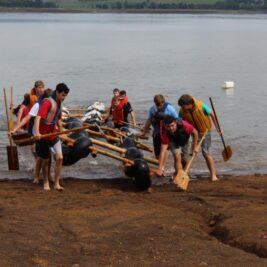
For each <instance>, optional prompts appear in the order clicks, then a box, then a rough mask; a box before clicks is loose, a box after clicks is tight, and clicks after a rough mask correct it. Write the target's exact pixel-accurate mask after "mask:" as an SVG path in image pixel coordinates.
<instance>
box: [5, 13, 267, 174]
mask: <svg viewBox="0 0 267 267" xmlns="http://www.w3.org/2000/svg"><path fill="white" fill-rule="evenodd" d="M266 31H267V16H266V15H188V14H187V15H182V14H171V15H165V14H164V15H159V14H156V15H155V14H142V15H139V14H27V13H23V14H20V13H17V14H9V13H0V36H1V43H0V60H1V61H0V86H1V88H2V87H6V88H7V89H8V90H9V88H10V87H11V86H14V92H15V96H14V98H15V104H18V103H20V102H21V100H22V97H23V95H24V93H25V92H27V91H29V89H30V88H31V87H32V85H33V83H34V81H35V80H38V79H41V80H43V81H45V84H46V86H47V87H50V88H55V86H56V84H57V83H59V82H62V81H63V82H65V83H66V84H67V85H68V86H69V87H70V88H71V92H70V94H69V96H68V99H67V100H66V103H65V104H66V106H84V105H85V106H86V105H89V104H90V103H92V102H94V101H95V100H101V101H104V102H105V103H106V104H108V103H110V98H111V93H112V89H113V88H115V87H118V88H120V89H124V90H126V91H127V94H128V96H129V99H130V101H131V103H132V105H133V108H134V110H135V112H136V116H137V119H138V121H139V122H144V121H145V119H146V116H147V110H148V108H149V107H150V106H151V105H152V104H153V102H152V100H153V96H154V95H155V94H158V93H161V94H163V95H165V96H166V100H167V101H168V102H170V103H172V104H173V105H174V106H175V107H176V109H177V110H178V106H177V99H178V98H179V97H180V96H181V95H182V94H184V93H189V94H192V95H194V96H195V97H197V98H200V99H202V100H203V101H204V102H206V103H208V104H209V101H208V97H209V96H210V97H212V98H213V101H214V104H215V106H216V109H217V115H218V117H219V120H220V124H221V126H222V128H223V130H224V135H225V140H226V143H227V144H230V145H231V146H232V149H233V151H234V155H233V157H232V158H231V160H230V161H228V162H223V160H222V157H221V151H222V149H223V147H222V143H221V140H220V138H219V136H218V135H217V134H216V132H213V154H214V158H215V161H216V167H217V171H218V173H219V174H234V175H240V174H255V173H256V174H266V173H267V134H266V122H267V116H266V107H267V105H266V103H267V75H266V74H267V58H266V47H267V36H266ZM227 80H229V81H234V82H235V88H234V89H233V90H223V89H222V88H221V85H222V83H223V82H224V81H227ZM0 104H1V107H4V105H3V98H1V99H0ZM0 119H1V122H0V128H1V132H0V138H1V139H0V151H1V153H0V159H1V162H0V169H1V170H2V171H1V173H0V175H1V176H2V177H7V176H8V175H9V176H8V177H10V178H14V177H15V178H16V177H20V176H21V175H23V177H25V175H26V176H27V175H28V174H27V173H26V174H25V173H24V172H25V171H27V170H28V169H29V168H30V167H31V166H32V164H30V159H31V157H30V155H29V153H28V151H26V152H25V149H23V151H20V160H21V170H22V172H20V173H16V172H12V173H11V174H8V173H7V171H6V170H7V161H6V152H5V146H6V144H7V138H6V126H5V125H6V124H5V113H4V108H3V109H2V112H1V117H0ZM115 166H116V168H114V161H112V160H109V159H108V160H107V159H104V158H102V157H99V158H98V159H97V160H95V159H92V158H91V156H89V157H88V158H87V159H84V160H82V161H80V162H79V163H78V164H76V165H74V166H71V167H68V168H64V173H63V176H69V175H71V176H75V177H82V178H96V177H98V178H99V177H101V178H104V177H107V178H111V177H119V176H121V175H123V172H122V171H121V168H120V164H119V163H115ZM192 171H193V173H196V174H198V173H200V174H207V169H206V166H205V164H204V162H203V158H202V156H201V155H199V157H198V159H197V160H196V161H195V162H194V164H193V169H192Z"/></svg>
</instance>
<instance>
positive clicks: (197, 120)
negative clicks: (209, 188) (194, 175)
mask: <svg viewBox="0 0 267 267" xmlns="http://www.w3.org/2000/svg"><path fill="white" fill-rule="evenodd" d="M178 105H179V106H180V107H181V109H180V112H179V114H180V116H181V117H182V118H183V119H184V120H186V121H188V122H189V123H190V124H192V125H193V126H194V127H195V129H196V130H197V131H198V134H199V138H201V137H202V135H203V133H204V132H205V131H208V133H207V134H206V137H205V139H204V141H203V142H202V145H201V150H202V155H203V157H204V158H205V160H206V163H207V166H208V169H209V171H210V176H211V180H212V181H217V180H218V177H217V175H216V169H215V164H214V160H213V157H212V154H211V128H212V122H213V124H214V125H215V127H216V129H217V132H218V133H219V134H222V130H221V131H220V127H219V126H218V123H217V120H216V118H215V115H214V113H213V112H212V110H211V108H210V107H209V106H208V105H206V104H205V103H203V102H202V101H200V100H198V99H195V98H194V97H193V96H190V95H187V94H185V95H182V96H181V97H180V98H179V100H178ZM211 121H212V122H211Z"/></svg>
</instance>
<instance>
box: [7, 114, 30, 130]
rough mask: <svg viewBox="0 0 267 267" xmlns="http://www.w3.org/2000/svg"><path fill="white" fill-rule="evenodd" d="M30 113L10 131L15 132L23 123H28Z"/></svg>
mask: <svg viewBox="0 0 267 267" xmlns="http://www.w3.org/2000/svg"><path fill="white" fill-rule="evenodd" d="M30 118H31V115H30V114H29V113H28V114H27V116H26V117H24V118H23V120H22V121H20V122H19V123H18V124H17V126H16V127H15V128H14V130H13V131H11V133H15V132H17V131H18V130H19V129H20V128H22V127H23V126H24V125H25V124H27V123H28V121H29V120H30Z"/></svg>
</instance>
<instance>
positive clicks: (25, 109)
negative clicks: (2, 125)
mask: <svg viewBox="0 0 267 267" xmlns="http://www.w3.org/2000/svg"><path fill="white" fill-rule="evenodd" d="M44 90H45V85H44V82H43V81H40V80H38V81H36V82H35V83H34V87H33V88H32V89H31V91H30V93H28V94H25V95H24V100H23V102H22V104H21V105H20V107H19V110H18V113H17V125H19V123H20V122H21V120H22V119H23V118H24V117H25V116H27V114H28V113H29V111H30V109H31V108H32V106H33V105H34V104H35V103H36V102H37V100H38V98H39V97H40V96H42V95H43V94H44Z"/></svg>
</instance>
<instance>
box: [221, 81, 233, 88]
mask: <svg viewBox="0 0 267 267" xmlns="http://www.w3.org/2000/svg"><path fill="white" fill-rule="evenodd" d="M234 86H235V83H234V82H233V81H227V82H224V83H223V85H222V88H223V89H229V88H234Z"/></svg>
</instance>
